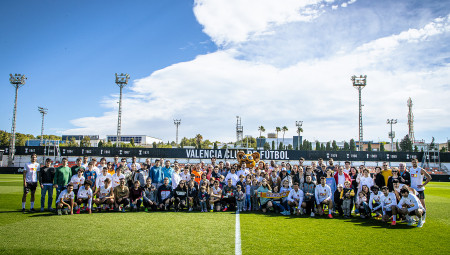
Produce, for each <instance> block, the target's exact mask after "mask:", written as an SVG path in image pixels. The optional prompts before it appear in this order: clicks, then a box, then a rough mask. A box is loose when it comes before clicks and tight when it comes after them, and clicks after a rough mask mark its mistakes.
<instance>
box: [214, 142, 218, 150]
mask: <svg viewBox="0 0 450 255" xmlns="http://www.w3.org/2000/svg"><path fill="white" fill-rule="evenodd" d="M217 149H218V148H217V142H214V150H217Z"/></svg>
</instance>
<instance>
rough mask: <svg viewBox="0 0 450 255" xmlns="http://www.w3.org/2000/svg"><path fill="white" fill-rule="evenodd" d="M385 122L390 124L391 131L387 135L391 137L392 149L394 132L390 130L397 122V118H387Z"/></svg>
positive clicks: (392, 146) (392, 148) (392, 149)
mask: <svg viewBox="0 0 450 255" xmlns="http://www.w3.org/2000/svg"><path fill="white" fill-rule="evenodd" d="M386 124H388V125H391V132H389V134H388V135H389V138H391V151H394V138H395V132H393V131H392V125H394V124H397V119H387V121H386Z"/></svg>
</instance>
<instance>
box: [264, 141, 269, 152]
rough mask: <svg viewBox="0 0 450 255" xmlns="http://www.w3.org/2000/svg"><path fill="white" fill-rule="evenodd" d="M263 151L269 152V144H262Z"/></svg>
mask: <svg viewBox="0 0 450 255" xmlns="http://www.w3.org/2000/svg"><path fill="white" fill-rule="evenodd" d="M264 150H266V151H268V150H270V144H269V143H268V142H265V143H264Z"/></svg>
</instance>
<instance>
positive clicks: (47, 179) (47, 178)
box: [39, 158, 81, 212]
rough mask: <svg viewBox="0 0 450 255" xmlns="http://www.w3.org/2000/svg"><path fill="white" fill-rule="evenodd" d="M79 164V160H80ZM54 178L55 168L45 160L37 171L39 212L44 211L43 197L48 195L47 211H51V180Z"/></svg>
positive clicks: (48, 159) (49, 161) (49, 160)
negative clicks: (39, 200) (39, 186)
mask: <svg viewBox="0 0 450 255" xmlns="http://www.w3.org/2000/svg"><path fill="white" fill-rule="evenodd" d="M80 163H81V159H80ZM54 177H55V168H54V167H53V166H52V160H51V159H50V158H47V159H46V160H45V166H44V167H42V168H41V169H40V170H39V184H40V185H41V212H43V211H44V205H45V195H46V194H47V193H48V201H47V209H48V210H49V211H52V210H53V208H52V202H53V178H54Z"/></svg>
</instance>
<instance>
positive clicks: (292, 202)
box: [287, 182, 304, 215]
mask: <svg viewBox="0 0 450 255" xmlns="http://www.w3.org/2000/svg"><path fill="white" fill-rule="evenodd" d="M303 196H304V195H303V191H302V190H301V189H299V188H298V182H295V183H294V185H293V189H291V190H290V191H289V195H288V197H287V201H288V205H289V206H291V207H294V212H295V213H296V214H297V215H300V214H301V213H303V209H302V206H301V205H302V203H303Z"/></svg>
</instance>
